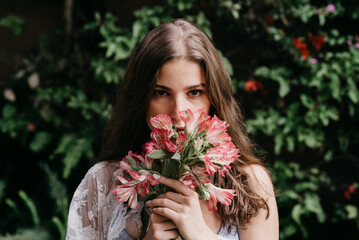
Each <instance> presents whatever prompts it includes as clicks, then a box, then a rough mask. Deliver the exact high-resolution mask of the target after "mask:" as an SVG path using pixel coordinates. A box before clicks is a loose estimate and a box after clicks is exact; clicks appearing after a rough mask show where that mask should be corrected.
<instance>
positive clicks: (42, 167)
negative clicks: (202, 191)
mask: <svg viewBox="0 0 359 240" xmlns="http://www.w3.org/2000/svg"><path fill="white" fill-rule="evenodd" d="M329 4H333V5H334V6H335V10H334V11H331V9H330V6H329V7H327V6H328V5H329ZM133 15H134V19H133V22H132V23H131V24H130V25H129V26H120V25H119V24H118V22H119V21H118V18H119V17H117V16H115V15H114V14H113V13H111V11H103V10H101V11H98V12H93V13H91V16H93V17H91V20H89V21H87V22H85V23H84V24H82V25H81V27H79V28H77V29H76V30H74V32H73V33H72V35H71V36H68V35H66V34H65V33H64V29H58V30H57V31H54V33H52V34H47V35H43V36H42V38H41V39H40V41H39V44H38V47H37V48H36V49H35V50H34V52H33V54H31V55H29V56H23V59H22V64H21V66H19V68H18V70H17V72H15V73H14V75H13V77H12V80H11V81H10V84H9V85H8V86H7V89H5V90H4V97H2V98H1V99H0V108H1V112H0V114H1V117H0V131H1V135H0V138H1V146H0V148H1V152H2V154H1V156H2V157H1V170H0V176H1V177H0V209H1V213H2V214H1V215H2V216H3V217H2V218H1V220H0V234H1V235H2V236H1V237H0V239H49V238H51V239H64V237H65V234H66V219H67V213H68V207H69V203H70V201H71V197H72V194H73V192H74V190H75V188H76V187H77V185H78V184H79V182H80V181H81V179H82V177H83V176H84V174H85V173H86V171H87V169H88V168H89V166H90V163H91V162H93V160H94V159H95V158H96V156H97V154H98V152H99V150H100V139H101V134H102V129H103V127H104V124H105V123H106V120H107V119H108V117H109V116H110V114H111V111H112V105H113V103H114V99H115V89H116V87H117V86H118V84H119V83H120V82H121V77H122V75H123V73H124V70H125V68H126V64H127V61H128V58H129V56H130V54H131V52H132V50H133V49H134V47H135V46H136V44H137V43H138V42H139V41H140V40H141V39H142V38H143V37H144V36H145V35H146V33H147V32H148V31H150V30H151V29H152V28H153V27H155V26H157V25H159V24H161V23H163V22H166V21H169V20H171V19H174V18H179V17H182V18H186V19H188V20H191V21H193V22H195V23H196V24H197V25H198V26H200V27H201V28H202V29H203V30H204V31H205V32H206V33H207V34H208V35H209V36H211V37H212V38H213V40H214V42H215V44H216V47H217V48H218V49H219V50H220V52H221V55H222V56H223V62H224V63H225V65H226V68H227V69H228V71H229V73H230V74H231V76H232V79H233V89H234V90H235V93H236V96H237V97H238V100H239V102H240V103H241V106H242V109H243V111H244V114H245V117H246V119H247V125H248V132H249V134H250V136H251V137H252V138H253V139H254V141H255V142H256V143H257V144H258V147H257V148H258V152H259V154H260V155H261V156H263V158H264V159H265V163H266V165H267V166H268V167H269V168H270V169H271V171H272V175H273V180H274V183H275V186H276V188H277V190H278V198H277V201H278V207H279V215H280V238H281V239H358V238H359V231H358V229H359V215H358V193H357V192H358V191H356V188H358V186H359V182H358V181H359V180H358V179H359V178H358V177H359V174H358V173H359V158H358V156H359V150H358V146H359V131H358V130H359V127H358V126H359V119H358V117H359V107H358V104H359V91H358V83H359V77H358V76H359V35H358V34H359V32H358V27H357V26H359V2H358V1H356V0H346V1H339V0H337V1H335V0H332V1H330V0H323V1H309V0H282V1H279V0H278V1H276V0H266V1H254V0H243V1H231V0H201V1H199V0H192V1H190V0H167V1H159V2H158V3H157V4H156V5H152V6H144V7H142V8H140V9H138V10H136V11H135V12H134V13H133ZM24 24H26V22H24V21H23V20H22V19H21V18H18V17H16V16H12V15H9V16H7V17H4V18H3V19H0V25H1V26H2V27H7V28H9V29H10V30H11V31H12V32H13V33H14V34H16V35H19V34H21V32H22V29H23V28H24ZM310 34H313V35H315V36H324V42H323V45H322V47H320V48H319V49H316V48H315V44H313V41H312V40H311V39H310V37H309V36H310ZM298 38H299V39H301V42H302V43H305V44H306V46H305V47H306V49H307V51H308V52H309V53H308V54H309V56H308V57H307V58H306V57H305V56H303V55H302V54H301V50H300V49H299V48H298V47H296V46H294V45H295V44H293V43H294V39H298ZM356 43H357V45H355V44H356ZM302 50H303V49H302ZM249 81H255V82H256V84H259V85H257V86H259V89H257V90H255V89H254V90H252V91H251V90H250V89H248V84H249V83H250V82H249ZM252 83H253V82H252ZM5 91H6V92H7V93H6V94H5ZM10 95H12V96H10ZM14 97H15V98H16V99H14ZM4 216H5V217H4Z"/></svg>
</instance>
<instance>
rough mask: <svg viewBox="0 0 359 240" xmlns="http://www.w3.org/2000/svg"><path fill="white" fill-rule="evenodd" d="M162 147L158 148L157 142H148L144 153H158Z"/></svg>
mask: <svg viewBox="0 0 359 240" xmlns="http://www.w3.org/2000/svg"><path fill="white" fill-rule="evenodd" d="M160 148H161V147H160V146H158V144H157V142H156V141H154V140H151V141H148V142H147V143H146V144H145V146H144V151H145V152H146V154H148V153H151V152H153V151H156V150H158V149H160Z"/></svg>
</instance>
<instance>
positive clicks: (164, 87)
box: [155, 84, 171, 91]
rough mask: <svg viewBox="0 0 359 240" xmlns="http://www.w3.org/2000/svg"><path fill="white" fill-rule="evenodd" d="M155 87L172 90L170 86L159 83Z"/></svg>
mask: <svg viewBox="0 0 359 240" xmlns="http://www.w3.org/2000/svg"><path fill="white" fill-rule="evenodd" d="M155 88H161V89H163V90H167V91H170V90H171V89H170V88H169V87H166V86H163V85H159V84H156V86H155Z"/></svg>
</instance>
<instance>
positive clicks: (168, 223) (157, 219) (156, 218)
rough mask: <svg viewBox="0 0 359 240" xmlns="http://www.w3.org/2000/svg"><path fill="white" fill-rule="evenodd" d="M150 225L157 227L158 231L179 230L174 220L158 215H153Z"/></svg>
mask: <svg viewBox="0 0 359 240" xmlns="http://www.w3.org/2000/svg"><path fill="white" fill-rule="evenodd" d="M150 223H151V224H153V225H156V229H157V230H162V231H168V230H173V229H177V226H176V224H174V223H173V221H172V220H170V219H168V218H166V217H164V216H161V215H158V214H156V213H152V214H151V216H150Z"/></svg>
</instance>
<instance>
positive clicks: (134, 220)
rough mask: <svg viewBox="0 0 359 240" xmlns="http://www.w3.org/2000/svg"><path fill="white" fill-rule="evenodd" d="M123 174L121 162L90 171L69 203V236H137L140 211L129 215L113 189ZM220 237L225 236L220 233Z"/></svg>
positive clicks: (126, 238)
mask: <svg viewBox="0 0 359 240" xmlns="http://www.w3.org/2000/svg"><path fill="white" fill-rule="evenodd" d="M117 174H120V175H122V172H121V170H120V165H119V162H101V163H97V164H96V165H94V166H93V167H92V168H90V170H89V171H88V172H87V174H86V176H85V177H84V179H83V180H82V181H81V183H80V185H79V186H78V188H77V189H76V191H75V193H74V196H73V198H72V201H71V204H70V211H69V216H68V222H67V233H66V239H67V240H73V239H81V240H82V239H96V240H97V239H98V240H102V239H109V240H117V239H121V240H132V239H138V237H139V236H140V233H141V229H142V223H141V217H140V214H141V210H142V208H143V204H139V205H138V207H137V209H136V210H131V212H130V213H129V214H127V215H126V211H127V208H126V206H125V205H124V204H118V202H117V200H116V199H115V196H114V194H113V193H112V189H114V188H115V185H117V184H119V182H118V181H117V178H116V175H117ZM218 237H219V239H226V238H224V237H222V236H218Z"/></svg>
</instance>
